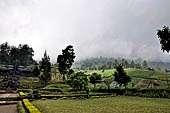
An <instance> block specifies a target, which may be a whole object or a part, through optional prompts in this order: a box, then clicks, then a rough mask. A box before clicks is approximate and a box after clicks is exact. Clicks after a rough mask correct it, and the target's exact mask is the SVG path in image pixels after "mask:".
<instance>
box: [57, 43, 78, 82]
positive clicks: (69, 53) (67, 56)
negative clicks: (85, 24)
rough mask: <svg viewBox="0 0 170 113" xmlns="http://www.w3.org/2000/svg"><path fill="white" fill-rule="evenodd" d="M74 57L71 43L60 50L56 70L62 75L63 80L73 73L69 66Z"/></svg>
mask: <svg viewBox="0 0 170 113" xmlns="http://www.w3.org/2000/svg"><path fill="white" fill-rule="evenodd" d="M75 57H76V56H75V53H74V49H73V46H72V45H69V46H67V47H66V48H65V49H64V50H62V54H61V55H58V58H57V64H58V70H59V72H60V74H62V75H63V80H67V79H68V78H69V75H71V74H73V73H74V71H73V70H72V69H70V68H71V66H72V64H73V62H74V58H75Z"/></svg>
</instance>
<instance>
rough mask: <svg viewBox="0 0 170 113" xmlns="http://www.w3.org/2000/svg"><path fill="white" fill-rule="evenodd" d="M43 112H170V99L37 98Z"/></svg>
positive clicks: (35, 102) (120, 97)
mask: <svg viewBox="0 0 170 113" xmlns="http://www.w3.org/2000/svg"><path fill="white" fill-rule="evenodd" d="M33 104H34V105H35V106H36V107H37V108H38V109H39V110H40V111H42V113H169V112H170V99H160V98H141V97H124V96H118V97H110V98H98V99H73V100H71V99H70V100H69V99H68V100H36V101H33Z"/></svg>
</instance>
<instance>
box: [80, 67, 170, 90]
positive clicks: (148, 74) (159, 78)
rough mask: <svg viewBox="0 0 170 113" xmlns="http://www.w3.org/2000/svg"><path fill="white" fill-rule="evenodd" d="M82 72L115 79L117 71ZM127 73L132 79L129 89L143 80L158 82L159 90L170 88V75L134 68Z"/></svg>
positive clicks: (127, 70)
mask: <svg viewBox="0 0 170 113" xmlns="http://www.w3.org/2000/svg"><path fill="white" fill-rule="evenodd" d="M80 71H84V72H85V73H86V74H92V73H94V72H95V73H98V74H101V75H102V77H113V74H114V72H115V71H116V70H115V69H107V70H105V71H104V72H102V71H101V70H80ZM125 72H126V73H127V74H128V75H129V76H130V77H131V78H132V79H131V82H130V83H129V84H128V87H131V86H132V84H136V83H138V82H139V81H140V80H142V79H147V80H149V81H150V80H156V83H157V84H158V87H159V88H167V86H168V85H167V79H168V80H169V81H170V74H167V73H165V72H158V71H150V70H144V69H134V68H128V69H125ZM149 81H148V82H149ZM169 83H170V82H169ZM146 86H147V84H146Z"/></svg>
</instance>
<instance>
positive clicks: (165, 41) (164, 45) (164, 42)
mask: <svg viewBox="0 0 170 113" xmlns="http://www.w3.org/2000/svg"><path fill="white" fill-rule="evenodd" d="M157 35H158V38H159V40H160V44H161V50H163V52H164V51H166V52H169V51H170V47H169V44H170V29H169V27H168V26H164V27H163V28H162V30H160V29H158V31H157Z"/></svg>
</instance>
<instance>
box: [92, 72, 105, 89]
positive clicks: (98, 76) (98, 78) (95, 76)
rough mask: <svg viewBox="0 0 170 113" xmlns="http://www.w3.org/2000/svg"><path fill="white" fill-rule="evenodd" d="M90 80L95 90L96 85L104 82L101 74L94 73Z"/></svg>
mask: <svg viewBox="0 0 170 113" xmlns="http://www.w3.org/2000/svg"><path fill="white" fill-rule="evenodd" d="M89 79H90V83H92V84H94V89H95V87H96V83H100V82H101V80H102V77H101V74H97V73H92V75H91V76H90V77H89Z"/></svg>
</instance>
